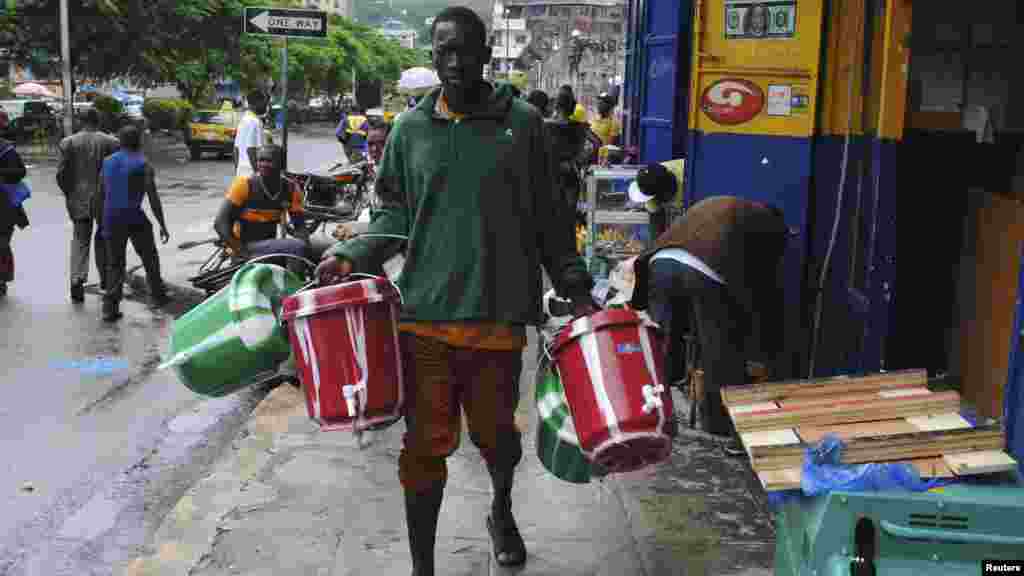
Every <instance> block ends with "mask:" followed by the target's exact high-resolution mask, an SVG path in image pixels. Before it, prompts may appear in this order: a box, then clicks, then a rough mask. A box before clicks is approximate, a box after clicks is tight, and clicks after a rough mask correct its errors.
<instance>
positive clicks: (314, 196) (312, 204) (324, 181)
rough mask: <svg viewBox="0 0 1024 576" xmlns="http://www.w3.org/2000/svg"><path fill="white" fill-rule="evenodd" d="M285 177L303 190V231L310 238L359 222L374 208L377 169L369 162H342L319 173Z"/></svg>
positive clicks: (293, 174) (287, 173) (286, 173)
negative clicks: (372, 196) (331, 226)
mask: <svg viewBox="0 0 1024 576" xmlns="http://www.w3.org/2000/svg"><path fill="white" fill-rule="evenodd" d="M283 177H284V179H285V180H286V181H289V182H291V183H293V184H294V185H297V186H299V187H300V189H301V190H302V208H303V211H304V213H305V216H306V222H305V224H304V230H303V231H304V232H306V233H307V234H313V233H314V232H316V231H317V229H320V228H323V227H325V226H326V224H327V223H330V222H333V223H342V222H350V221H353V220H356V219H357V218H359V215H360V214H362V212H363V211H364V210H365V209H367V208H369V207H370V201H371V199H370V194H369V191H370V189H371V188H372V183H373V166H372V165H371V163H370V162H368V161H362V162H358V163H355V164H345V163H343V162H339V163H337V164H333V165H331V166H328V167H327V168H324V169H321V170H317V171H315V172H305V173H301V172H285V174H284V176H283Z"/></svg>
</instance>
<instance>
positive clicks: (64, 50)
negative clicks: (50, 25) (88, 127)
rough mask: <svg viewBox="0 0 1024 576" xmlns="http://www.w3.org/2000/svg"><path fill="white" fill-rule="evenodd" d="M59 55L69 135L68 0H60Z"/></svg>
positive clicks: (72, 106) (70, 105)
mask: <svg viewBox="0 0 1024 576" xmlns="http://www.w3.org/2000/svg"><path fill="white" fill-rule="evenodd" d="M60 56H61V63H60V68H61V81H62V83H63V85H64V86H63V92H64V135H65V136H71V131H72V130H73V129H74V128H73V125H72V123H71V117H72V116H73V115H74V110H75V106H74V102H73V99H72V92H73V91H74V86H72V85H71V37H70V34H69V32H68V0H60Z"/></svg>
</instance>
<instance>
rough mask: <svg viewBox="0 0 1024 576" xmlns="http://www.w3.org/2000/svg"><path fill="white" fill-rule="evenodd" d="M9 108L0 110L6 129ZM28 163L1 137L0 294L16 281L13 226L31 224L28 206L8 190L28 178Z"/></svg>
mask: <svg viewBox="0 0 1024 576" xmlns="http://www.w3.org/2000/svg"><path fill="white" fill-rule="evenodd" d="M8 123H9V119H8V116H7V112H4V111H2V110H0V131H2V130H7V125H8ZM25 174H26V170H25V164H24V163H23V162H22V161H21V156H19V155H18V151H17V150H16V149H15V148H14V144H13V143H12V142H9V141H7V140H4V139H2V138H0V182H3V184H5V186H3V187H2V188H3V190H0V297H3V296H5V295H6V294H7V284H8V283H9V282H13V281H14V250H13V249H12V248H11V238H12V237H13V236H14V228H15V226H17V227H18V228H19V229H24V228H26V227H28V224H29V223H28V215H27V214H26V213H25V207H24V206H22V205H21V204H20V203H17V202H16V201H15V199H14V198H12V197H11V196H10V195H9V194H8V187H10V186H15V185H17V184H18V183H19V182H21V181H22V180H23V179H24V178H25Z"/></svg>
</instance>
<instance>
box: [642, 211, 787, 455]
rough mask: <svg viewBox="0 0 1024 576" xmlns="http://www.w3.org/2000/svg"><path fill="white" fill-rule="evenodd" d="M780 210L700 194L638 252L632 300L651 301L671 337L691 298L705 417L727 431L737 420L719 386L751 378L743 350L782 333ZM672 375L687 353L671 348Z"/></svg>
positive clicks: (677, 335)
mask: <svg viewBox="0 0 1024 576" xmlns="http://www.w3.org/2000/svg"><path fill="white" fill-rule="evenodd" d="M786 241H787V229H786V222H785V220H784V219H783V217H782V212H781V211H779V210H778V209H777V208H774V207H771V206H766V205H764V204H761V203H759V202H753V201H750V200H745V199H742V198H736V197H731V196H715V197H712V198H707V199H705V200H702V201H700V202H698V203H696V204H694V205H693V206H691V207H690V208H689V210H687V211H686V213H685V214H683V215H682V216H680V217H679V218H677V219H676V221H675V222H673V223H672V226H671V227H669V229H668V230H666V231H665V232H664V233H663V234H662V235H661V236H659V237H658V239H657V240H656V241H655V243H654V247H653V248H652V249H650V250H648V251H647V252H645V253H644V254H641V255H640V256H638V257H637V259H636V263H635V264H634V269H635V272H636V284H635V286H634V289H633V298H632V302H631V305H632V307H633V308H635V309H637V310H643V309H645V308H647V307H648V305H649V306H650V316H651V318H652V319H653V320H654V321H655V322H657V323H658V324H660V325H661V327H662V329H663V330H665V331H666V332H667V334H668V338H669V339H670V342H671V341H676V340H679V339H681V338H682V335H683V334H684V333H685V332H686V331H687V325H688V322H689V319H690V311H691V306H692V310H693V312H694V316H695V318H694V320H695V321H696V328H697V334H698V340H699V342H700V349H701V357H702V359H703V369H704V398H703V401H702V403H701V424H702V426H703V428H704V430H705V431H706V432H710V433H712V434H716V435H722V436H729V435H731V434H732V424H731V421H730V420H729V416H728V415H727V414H726V413H725V410H724V409H723V407H722V399H721V394H720V388H721V387H722V386H728V385H736V384H743V383H745V382H746V373H745V368H746V362H745V360H746V359H747V358H746V357H747V356H748V355H750V354H752V353H754V352H755V351H756V350H757V349H758V348H762V352H769V353H772V352H777V350H775V351H766V350H763V348H764V347H766V346H769V345H772V344H777V343H779V341H780V340H781V338H779V337H778V335H777V334H771V333H770V332H769V331H770V330H773V329H777V327H779V326H781V322H780V318H781V316H774V317H773V315H781V312H782V309H783V307H784V302H783V297H782V295H783V293H782V290H781V285H780V282H779V275H778V272H779V268H780V267H779V264H780V262H781V261H782V256H783V253H784V252H785V249H786ZM667 351H668V357H667V358H666V360H665V366H666V371H667V372H668V377H669V381H670V382H673V381H676V380H678V379H679V376H680V374H679V372H678V371H679V370H681V369H682V367H683V362H684V360H683V359H682V358H679V357H678V356H677V354H678V352H677V350H676V347H673V346H670V347H668V348H667Z"/></svg>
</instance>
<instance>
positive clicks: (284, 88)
mask: <svg viewBox="0 0 1024 576" xmlns="http://www.w3.org/2000/svg"><path fill="white" fill-rule="evenodd" d="M64 1H65V2H66V1H67V0H64ZM281 169H282V171H283V170H287V169H288V37H287V36H285V37H284V44H282V45H281Z"/></svg>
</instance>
